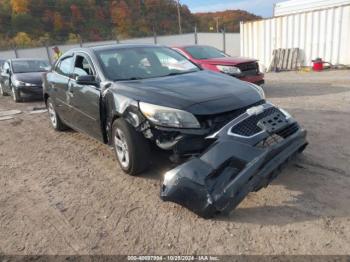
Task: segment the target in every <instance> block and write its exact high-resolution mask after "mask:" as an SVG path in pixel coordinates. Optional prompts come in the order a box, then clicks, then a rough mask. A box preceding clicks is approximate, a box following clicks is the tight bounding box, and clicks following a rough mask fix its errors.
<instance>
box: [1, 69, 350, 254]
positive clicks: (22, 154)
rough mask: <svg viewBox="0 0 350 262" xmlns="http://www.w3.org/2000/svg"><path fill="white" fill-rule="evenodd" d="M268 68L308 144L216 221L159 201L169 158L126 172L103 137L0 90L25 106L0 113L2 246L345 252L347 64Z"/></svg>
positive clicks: (349, 226) (349, 170) (46, 250)
mask: <svg viewBox="0 0 350 262" xmlns="http://www.w3.org/2000/svg"><path fill="white" fill-rule="evenodd" d="M266 78H267V86H266V93H267V96H268V99H269V100H271V101H272V102H273V103H275V104H277V105H280V106H282V107H284V108H285V109H287V110H289V111H290V112H291V113H292V114H293V115H294V116H295V117H296V118H297V119H298V120H299V121H300V123H301V124H302V125H303V126H304V127H305V128H306V129H308V131H309V142H310V146H309V147H308V148H307V150H306V152H305V153H304V155H302V156H301V157H300V158H299V161H298V163H296V164H294V165H292V166H290V167H289V168H287V169H286V170H285V171H284V172H283V174H282V175H281V176H280V177H279V178H278V179H277V180H276V181H275V182H274V183H273V184H272V185H271V186H269V187H268V188H267V189H263V190H262V191H260V192H258V193H252V194H250V195H249V197H248V198H247V199H246V200H245V201H244V202H243V203H242V204H241V205H240V206H239V208H238V209H236V210H235V211H234V212H233V213H231V215H230V216H229V217H218V218H216V219H214V220H204V219H201V218H199V217H197V216H196V215H194V214H193V213H191V212H189V211H187V210H186V209H184V208H181V207H179V206H177V205H175V204H170V203H163V202H162V201H161V200H160V199H159V197H158V195H159V189H160V187H159V186H160V180H161V174H162V173H163V172H164V170H167V169H169V168H170V164H169V163H166V164H163V165H162V166H156V167H154V168H153V169H152V170H150V171H149V172H148V173H147V174H144V175H143V176H142V177H129V176H126V175H124V174H122V172H121V171H120V169H119V168H118V167H117V165H116V161H115V160H114V155H113V153H112V151H111V150H110V149H109V148H108V147H106V146H104V145H101V144H100V143H98V142H96V141H94V140H93V139H90V138H88V137H86V136H85V135H82V134H79V133H76V132H73V131H69V132H64V133H57V132H55V131H53V130H52V129H51V128H50V125H49V121H48V117H47V115H46V113H44V114H34V115H30V114H28V113H27V111H29V110H30V109H31V108H32V107H33V106H38V105H39V106H40V103H21V104H17V105H15V104H14V103H13V102H12V101H11V99H10V98H9V97H7V98H0V110H9V109H20V110H22V111H23V113H22V114H19V115H16V116H15V119H13V120H8V121H0V254H1V253H3V254H179V253H181V254H195V253H196V254H213V255H215V254H216V255H219V254H318V255H319V254H350V161H349V158H350V133H349V130H350V72H349V71H341V72H326V73H319V74H316V73H280V74H269V75H267V77H266ZM161 162H164V161H161Z"/></svg>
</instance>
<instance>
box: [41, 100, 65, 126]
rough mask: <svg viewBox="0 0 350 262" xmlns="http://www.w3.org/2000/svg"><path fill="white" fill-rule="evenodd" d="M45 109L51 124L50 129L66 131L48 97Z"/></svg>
mask: <svg viewBox="0 0 350 262" xmlns="http://www.w3.org/2000/svg"><path fill="white" fill-rule="evenodd" d="M46 107H47V111H48V113H49V118H50V122H51V125H52V127H53V128H54V129H55V130H56V131H64V130H66V129H67V128H68V127H67V126H66V125H65V124H64V123H63V122H62V120H61V119H60V117H59V115H58V114H57V112H56V109H55V106H54V104H53V101H52V99H51V98H50V97H49V98H48V99H47V102H46Z"/></svg>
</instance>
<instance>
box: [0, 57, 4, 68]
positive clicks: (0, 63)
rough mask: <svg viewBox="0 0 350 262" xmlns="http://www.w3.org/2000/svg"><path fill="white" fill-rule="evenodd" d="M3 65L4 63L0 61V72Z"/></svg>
mask: <svg viewBox="0 0 350 262" xmlns="http://www.w3.org/2000/svg"><path fill="white" fill-rule="evenodd" d="M4 63H5V60H3V59H0V71H1V70H2V67H3V65H4Z"/></svg>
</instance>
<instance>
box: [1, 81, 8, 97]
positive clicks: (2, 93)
mask: <svg viewBox="0 0 350 262" xmlns="http://www.w3.org/2000/svg"><path fill="white" fill-rule="evenodd" d="M0 95H1V96H7V93H6V92H5V90H4V88H3V87H2V84H0Z"/></svg>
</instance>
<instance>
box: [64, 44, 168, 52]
mask: <svg viewBox="0 0 350 262" xmlns="http://www.w3.org/2000/svg"><path fill="white" fill-rule="evenodd" d="M135 47H137V48H142V47H163V46H161V45H155V44H112V45H100V46H91V47H80V48H74V49H71V50H69V52H79V51H80V52H86V53H93V52H94V51H102V50H112V49H124V48H135Z"/></svg>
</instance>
